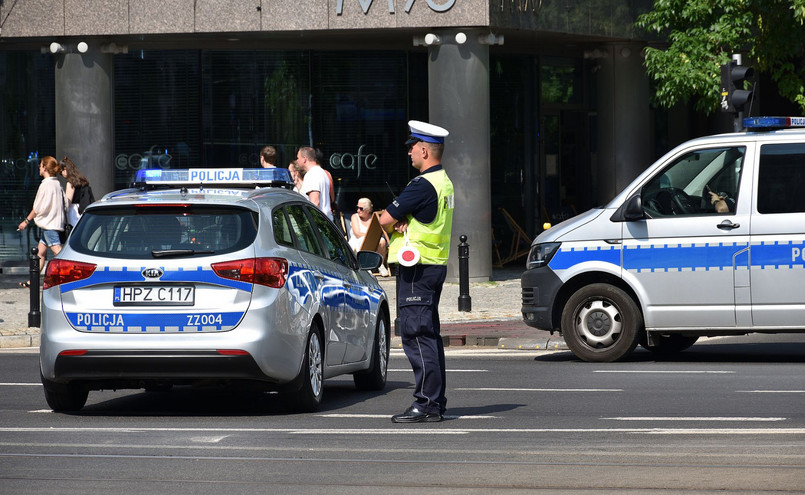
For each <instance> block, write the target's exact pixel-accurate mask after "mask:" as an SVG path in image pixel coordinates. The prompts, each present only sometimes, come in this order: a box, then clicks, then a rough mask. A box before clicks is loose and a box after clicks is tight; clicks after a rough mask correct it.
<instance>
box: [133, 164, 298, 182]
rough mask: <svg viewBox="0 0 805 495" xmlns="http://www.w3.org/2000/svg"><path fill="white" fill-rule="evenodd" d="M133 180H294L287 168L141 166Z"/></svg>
mask: <svg viewBox="0 0 805 495" xmlns="http://www.w3.org/2000/svg"><path fill="white" fill-rule="evenodd" d="M134 184H135V185H137V186H140V185H177V186H178V185H186V186H194V185H195V186H197V185H223V186H225V185H229V186H238V185H239V186H272V185H273V186H288V185H291V184H293V181H292V180H291V173H290V172H289V171H288V169H286V168H191V169H174V170H171V169H144V170H138V171H137V176H136V178H135V179H134Z"/></svg>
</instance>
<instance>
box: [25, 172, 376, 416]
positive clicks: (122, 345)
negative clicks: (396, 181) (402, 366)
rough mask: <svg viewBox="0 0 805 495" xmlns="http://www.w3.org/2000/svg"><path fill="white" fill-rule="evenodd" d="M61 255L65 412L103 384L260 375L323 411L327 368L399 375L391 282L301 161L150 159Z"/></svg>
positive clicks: (49, 367)
mask: <svg viewBox="0 0 805 495" xmlns="http://www.w3.org/2000/svg"><path fill="white" fill-rule="evenodd" d="M134 186H135V187H132V188H131V189H126V190H121V191H117V192H113V193H110V194H108V195H106V196H105V197H104V198H102V199H101V200H100V201H98V202H96V203H94V204H92V205H91V206H90V207H88V208H87V209H86V210H85V212H84V214H83V216H82V217H81V220H80V221H79V222H78V225H76V226H75V229H74V230H73V232H72V234H71V235H70V238H69V240H68V242H67V244H66V245H65V246H64V249H63V250H62V251H61V253H60V254H59V255H58V256H57V257H56V258H54V259H53V260H52V261H51V262H50V263H49V264H48V266H47V269H46V272H45V276H44V284H43V285H44V291H43V296H42V337H41V352H40V365H41V374H42V383H43V385H44V390H45V398H46V400H47V403H48V405H49V406H50V407H51V408H52V409H54V410H55V411H74V410H78V409H81V408H82V407H83V406H84V405H85V403H86V400H87V396H88V392H89V391H90V390H103V389H107V390H108V389H126V388H135V389H136V388H145V389H166V388H170V387H171V386H173V385H194V384H198V383H203V384H209V383H220V384H223V385H227V386H229V385H240V384H248V385H249V386H250V387H253V386H254V385H257V386H258V387H259V388H260V389H265V390H280V391H281V392H284V393H286V394H288V395H289V396H290V397H292V398H293V403H294V405H295V408H296V409H297V410H299V411H313V410H316V409H317V408H318V407H319V405H320V403H321V400H322V392H323V388H322V385H323V380H324V379H325V378H329V377H333V376H336V375H341V374H345V373H350V374H352V375H353V377H354V381H355V385H356V386H357V387H358V388H359V389H369V390H380V389H383V388H384V387H385V383H386V372H387V363H388V354H389V345H388V343H389V339H390V334H389V330H390V326H389V307H388V301H387V298H386V294H385V292H384V291H383V289H382V288H381V287H380V285H379V284H378V282H377V280H376V279H375V278H374V277H373V276H372V275H371V273H370V272H369V270H373V269H375V268H377V267H378V266H379V265H380V263H381V262H382V258H381V257H380V255H379V254H377V253H372V252H359V253H358V254H357V256H356V255H355V254H354V253H353V252H352V250H351V249H350V247H349V245H348V244H347V242H346V240H345V239H344V237H343V235H342V234H341V233H340V231H339V230H338V229H337V228H336V226H335V225H334V224H333V223H332V222H331V221H330V220H328V219H327V217H325V216H324V214H322V213H321V212H320V211H319V210H318V209H317V208H315V207H314V206H313V205H312V204H311V203H310V202H308V201H307V200H305V198H303V197H302V196H300V195H299V194H298V193H296V192H293V191H291V190H290V189H291V187H292V182H291V178H290V175H289V173H288V171H287V170H286V169H189V170H141V171H139V172H138V174H137V178H136V181H135V184H134Z"/></svg>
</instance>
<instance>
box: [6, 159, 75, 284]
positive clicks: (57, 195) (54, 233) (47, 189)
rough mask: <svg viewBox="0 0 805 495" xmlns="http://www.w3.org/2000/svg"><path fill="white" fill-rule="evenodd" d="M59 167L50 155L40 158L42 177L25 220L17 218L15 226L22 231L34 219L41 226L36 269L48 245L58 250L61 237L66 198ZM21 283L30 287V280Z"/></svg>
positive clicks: (43, 259) (42, 261)
mask: <svg viewBox="0 0 805 495" xmlns="http://www.w3.org/2000/svg"><path fill="white" fill-rule="evenodd" d="M61 171H62V166H61V164H60V163H59V162H57V161H56V159H55V158H53V157H52V156H46V157H44V158H42V160H41V161H40V162H39V175H41V176H42V177H43V179H42V182H41V183H40V184H39V189H37V191H36V198H35V199H34V206H33V208H31V211H30V212H28V214H27V215H25V220H23V221H22V222H20V224H19V226H18V227H17V229H18V230H20V231H23V230H25V229H26V228H27V227H28V224H29V223H31V221H32V220H33V221H34V222H36V226H37V227H39V228H40V229H42V236H41V237H40V239H39V244H38V245H37V256H39V270H40V271H42V268H44V266H45V255H46V254H47V248H48V247H49V248H50V250H51V251H53V254H54V255H56V254H59V252H60V251H61V239H60V238H59V233H60V232H62V231H63V230H64V218H65V207H66V206H67V198H66V197H65V195H64V191H63V190H62V188H61V184H59V179H58V178H57V177H58V175H59V174H60V173H61ZM20 287H30V282H20Z"/></svg>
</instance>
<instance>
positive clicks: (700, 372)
mask: <svg viewBox="0 0 805 495" xmlns="http://www.w3.org/2000/svg"><path fill="white" fill-rule="evenodd" d="M593 373H646V374H650V373H653V374H669V375H685V374H688V375H731V374H735V372H734V371H725V370H720V371H719V370H679V371H671V370H667V371H663V370H593Z"/></svg>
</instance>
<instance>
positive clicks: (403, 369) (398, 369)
mask: <svg viewBox="0 0 805 495" xmlns="http://www.w3.org/2000/svg"><path fill="white" fill-rule="evenodd" d="M388 371H389V372H390V373H391V372H394V373H411V368H389V369H388ZM445 371H447V372H448V373H489V370H451V369H449V368H448V369H447V370H445Z"/></svg>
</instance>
